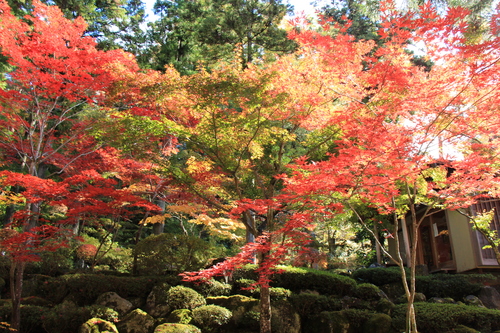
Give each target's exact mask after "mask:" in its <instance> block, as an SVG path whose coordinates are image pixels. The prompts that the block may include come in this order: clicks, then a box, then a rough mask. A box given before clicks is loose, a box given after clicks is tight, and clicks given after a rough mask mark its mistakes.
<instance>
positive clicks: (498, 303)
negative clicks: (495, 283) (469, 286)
mask: <svg viewBox="0 0 500 333" xmlns="http://www.w3.org/2000/svg"><path fill="white" fill-rule="evenodd" d="M478 297H479V299H480V300H481V302H483V304H484V306H486V307H487V308H488V309H500V293H499V292H498V291H497V290H496V289H495V288H493V287H490V286H483V287H482V288H481V291H480V292H479V296H478Z"/></svg>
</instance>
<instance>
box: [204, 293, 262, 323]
mask: <svg viewBox="0 0 500 333" xmlns="http://www.w3.org/2000/svg"><path fill="white" fill-rule="evenodd" d="M207 303H208V304H214V305H218V306H222V307H224V308H226V309H228V310H230V311H231V313H232V317H231V320H230V321H229V323H228V325H227V327H229V328H231V329H237V328H243V327H245V326H248V325H250V326H252V325H253V321H254V320H255V316H254V315H252V316H249V315H248V314H249V313H250V314H255V313H257V314H258V313H259V301H258V300H257V299H255V298H251V297H247V296H243V295H233V296H219V297H207Z"/></svg>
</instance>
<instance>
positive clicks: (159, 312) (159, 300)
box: [146, 283, 171, 318]
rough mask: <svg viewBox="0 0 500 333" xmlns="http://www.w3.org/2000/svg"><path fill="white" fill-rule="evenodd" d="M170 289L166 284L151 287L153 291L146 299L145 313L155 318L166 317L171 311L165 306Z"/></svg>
mask: <svg viewBox="0 0 500 333" xmlns="http://www.w3.org/2000/svg"><path fill="white" fill-rule="evenodd" d="M169 289H170V285H169V284H168V283H160V284H159V285H156V286H154V287H153V290H151V292H150V293H149V295H148V298H147V299H146V311H147V313H149V314H150V315H151V316H153V317H155V318H159V317H166V316H167V315H168V314H169V312H170V311H171V307H170V306H169V305H168V304H167V292H168V290H169Z"/></svg>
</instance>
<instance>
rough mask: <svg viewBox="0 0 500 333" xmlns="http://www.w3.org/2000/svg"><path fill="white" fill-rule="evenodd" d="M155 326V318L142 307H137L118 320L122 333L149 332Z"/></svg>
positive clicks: (119, 329) (118, 326)
mask: <svg viewBox="0 0 500 333" xmlns="http://www.w3.org/2000/svg"><path fill="white" fill-rule="evenodd" d="M154 326H155V319H154V318H153V317H151V316H150V315H149V314H147V313H146V312H144V311H142V310H141V309H135V310H134V311H132V312H130V313H129V314H127V315H126V316H125V317H124V318H123V319H122V320H120V321H119V322H118V324H117V325H116V327H117V328H118V331H119V332H120V333H149V332H151V331H152V330H153V328H154Z"/></svg>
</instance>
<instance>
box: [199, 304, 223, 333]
mask: <svg viewBox="0 0 500 333" xmlns="http://www.w3.org/2000/svg"><path fill="white" fill-rule="evenodd" d="M192 316H193V320H194V322H195V323H196V324H197V326H198V327H200V328H201V329H202V331H206V332H213V331H215V330H217V328H218V327H220V326H222V325H224V324H227V323H228V322H229V320H230V319H231V316H232V313H231V311H229V310H228V309H226V308H223V307H222V306H218V305H203V306H200V307H197V308H196V309H194V310H193V311H192Z"/></svg>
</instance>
